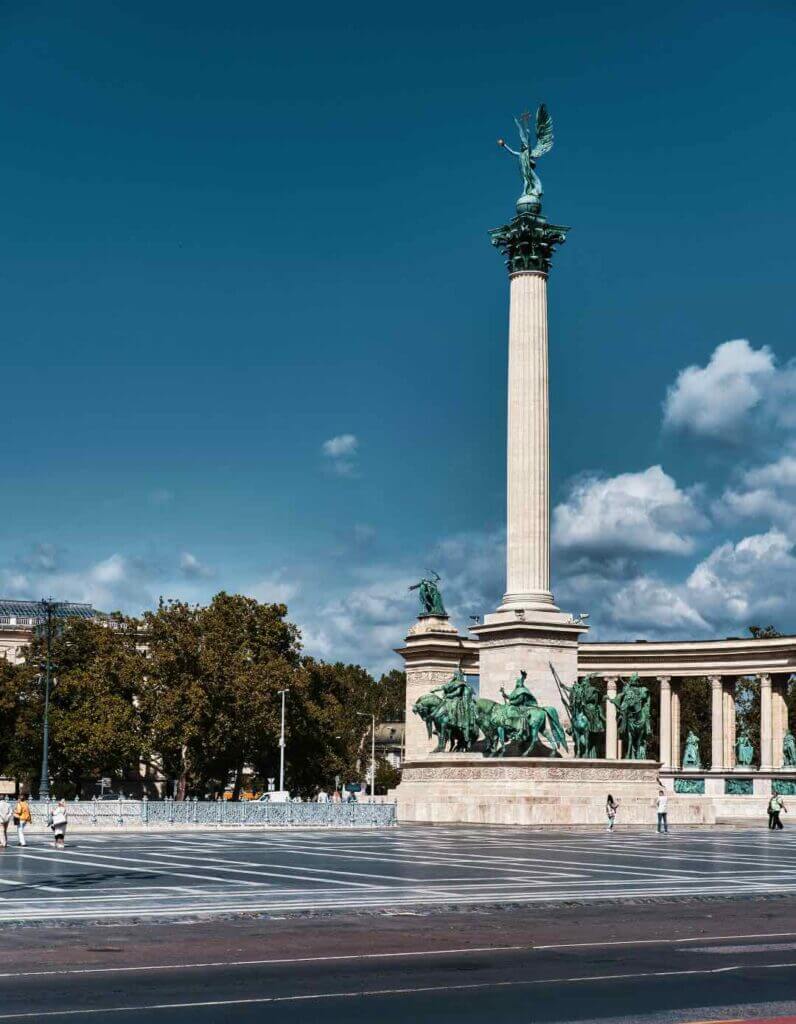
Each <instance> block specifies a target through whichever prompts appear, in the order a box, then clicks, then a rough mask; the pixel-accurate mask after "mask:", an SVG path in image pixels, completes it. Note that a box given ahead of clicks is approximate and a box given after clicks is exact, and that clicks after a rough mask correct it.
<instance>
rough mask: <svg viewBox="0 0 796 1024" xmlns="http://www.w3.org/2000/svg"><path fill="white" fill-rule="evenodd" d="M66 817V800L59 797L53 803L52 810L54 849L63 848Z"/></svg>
mask: <svg viewBox="0 0 796 1024" xmlns="http://www.w3.org/2000/svg"><path fill="white" fill-rule="evenodd" d="M66 818H67V814H66V801H65V800H63V799H61V800H59V801H58V803H57V804H56V805H55V810H54V811H53V822H52V830H53V839H54V842H55V848H56V850H63V848H64V845H65V842H64V840H65V836H66Z"/></svg>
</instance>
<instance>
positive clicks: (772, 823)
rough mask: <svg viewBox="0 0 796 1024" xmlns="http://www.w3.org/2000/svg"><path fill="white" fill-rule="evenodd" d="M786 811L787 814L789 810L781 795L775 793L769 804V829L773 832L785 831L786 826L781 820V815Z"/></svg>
mask: <svg viewBox="0 0 796 1024" xmlns="http://www.w3.org/2000/svg"><path fill="white" fill-rule="evenodd" d="M782 811H785V813H786V814H787V811H788V808H787V807H786V806H785V803H784V801H783V799H782V797H781V796H780V795H779V793H775V794H774V795H773V796H772V797H771V799H770V800H769V802H768V827H769V828H770V829H771V830H772V831H777V830H781V829H783V828H784V827H785V826H784V825H783V824H782V821H781V820H780V814H781V813H782Z"/></svg>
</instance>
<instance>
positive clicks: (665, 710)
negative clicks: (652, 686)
mask: <svg viewBox="0 0 796 1024" xmlns="http://www.w3.org/2000/svg"><path fill="white" fill-rule="evenodd" d="M658 685H659V686H660V701H661V709H660V723H659V741H658V745H659V756H660V759H661V768H671V766H672V679H671V676H658Z"/></svg>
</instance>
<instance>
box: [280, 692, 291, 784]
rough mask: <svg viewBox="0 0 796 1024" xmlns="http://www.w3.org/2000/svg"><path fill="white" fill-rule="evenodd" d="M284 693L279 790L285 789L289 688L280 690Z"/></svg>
mask: <svg viewBox="0 0 796 1024" xmlns="http://www.w3.org/2000/svg"><path fill="white" fill-rule="evenodd" d="M279 693H280V694H281V695H282V730H281V732H280V734H279V792H280V793H284V791H285V697H286V696H287V694H288V693H289V690H280V691H279Z"/></svg>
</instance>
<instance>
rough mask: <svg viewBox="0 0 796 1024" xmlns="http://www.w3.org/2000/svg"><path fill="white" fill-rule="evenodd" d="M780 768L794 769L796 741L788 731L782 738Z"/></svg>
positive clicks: (795, 766)
mask: <svg viewBox="0 0 796 1024" xmlns="http://www.w3.org/2000/svg"><path fill="white" fill-rule="evenodd" d="M782 767H783V768H796V739H794V737H793V733H792V732H791V731H790V729H788V731H787V732H786V733H785V735H784V737H783V738H782Z"/></svg>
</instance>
